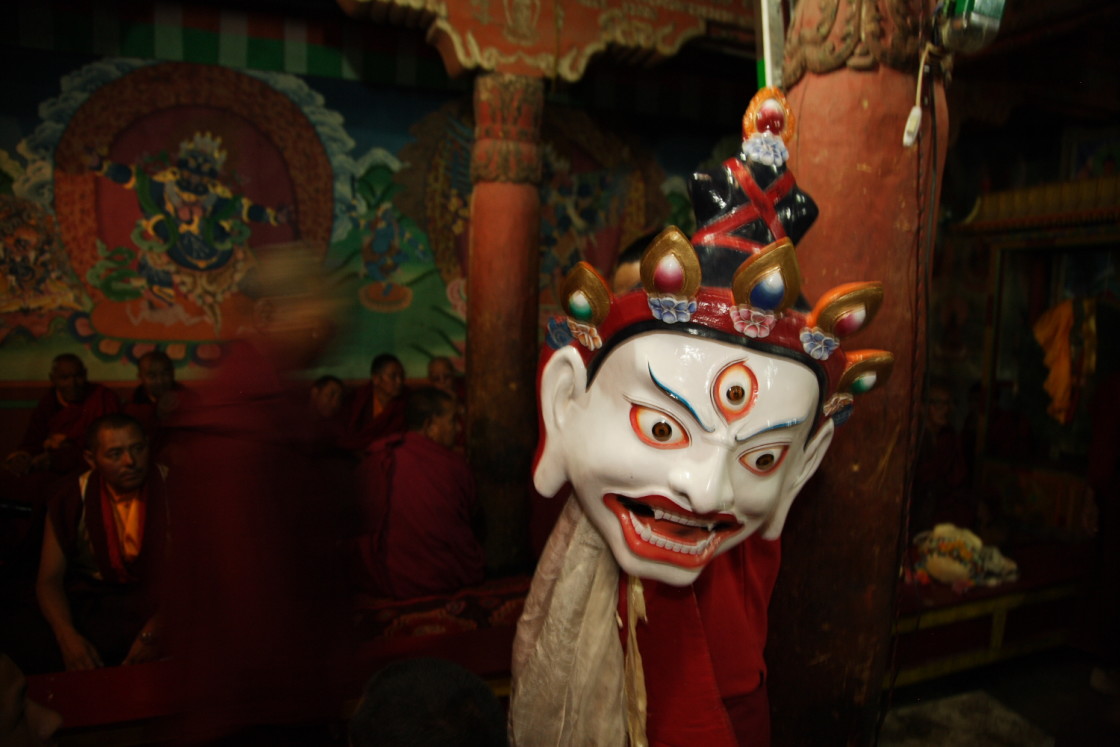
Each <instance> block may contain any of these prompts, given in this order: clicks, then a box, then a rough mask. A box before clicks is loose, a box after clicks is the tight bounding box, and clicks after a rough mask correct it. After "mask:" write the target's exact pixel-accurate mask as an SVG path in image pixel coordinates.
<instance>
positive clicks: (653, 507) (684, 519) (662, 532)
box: [603, 493, 743, 568]
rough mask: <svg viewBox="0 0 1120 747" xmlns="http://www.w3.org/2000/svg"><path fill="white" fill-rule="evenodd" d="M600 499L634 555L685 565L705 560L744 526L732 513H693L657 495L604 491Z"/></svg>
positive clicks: (697, 564)
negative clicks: (614, 517) (629, 494)
mask: <svg viewBox="0 0 1120 747" xmlns="http://www.w3.org/2000/svg"><path fill="white" fill-rule="evenodd" d="M603 503H604V504H605V505H606V506H607V508H609V509H610V510H611V511H612V512H614V515H615V516H617V517H618V522H619V524H620V525H621V526H622V535H623V537H624V538H625V539H626V544H628V545H629V546H630V550H631V551H632V552H633V553H634V554H635V555H637V556H639V557H641V558H645V559H647V560H653V561H657V562H660V563H669V564H671V565H676V566H681V567H684V568H698V567H700V566H703V565H705V564H707V562H708V561H709V560H711V559H712V556H713V555H714V554H715V552H716V550H717V549H718V548H719V546H720V545H721V544H723V542H724V540H726V539H727V538H728V537H731V536H732V535H734V534H737V533H738V532H739V531H740V530H741V529H742V528H743V525H742V523H741V522H739V520H738V519H736V518H735V517H734V516H732V515H731V514H726V513H711V514H697V513H693V512H692V511H688V510H687V509H683V508H681V507H680V506H678V505H677V504H675V503H673V502H672V501H670V500H669V499H668V498H665V497H664V496H660V495H649V496H644V497H642V498H629V497H627V496H623V495H618V494H616V493H607V494H606V495H605V496H603Z"/></svg>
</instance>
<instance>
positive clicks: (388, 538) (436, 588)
mask: <svg viewBox="0 0 1120 747" xmlns="http://www.w3.org/2000/svg"><path fill="white" fill-rule="evenodd" d="M360 469H361V475H360V478H359V481H360V484H361V485H362V486H363V489H364V496H363V502H364V504H365V508H366V513H367V516H368V521H369V526H370V532H369V533H368V534H366V535H364V536H363V537H361V538H360V539H359V548H358V550H359V556H360V567H359V569H358V572H359V574H360V578H359V585H361V586H364V587H365V588H367V589H368V590H369V591H371V592H372V593H375V594H380V595H385V596H392V597H396V598H398V599H407V598H411V597H418V596H425V595H429V594H445V593H451V592H455V591H458V590H459V589H462V588H464V587H466V586H472V585H474V584H479V583H481V582H482V581H483V579H484V577H485V560H484V558H483V551H482V545H481V544H480V543H479V541H478V539H477V538H476V537H475V535H474V532H473V530H472V528H471V522H472V519H473V517H474V514H475V512H476V507H477V500H476V498H475V492H474V481H473V480H472V478H471V473H470V468H469V466H468V465H467V461H466V459H464V458H463V457H462V455H460V454H458V453H456V452H454V451H452V450H451V449H448V448H447V447H445V446H442V445H440V444H437V443H436V442H435V441H432V440H431V439H430V438H428V437H427V436H424V435H422V434H420V433H416V432H411V433H407V434H405V435H404V436H403V437H402V436H395V437H390V438H387V439H383V440H381V441H379V442H377V443H375V444H374V445H373V447H372V448H371V450H370V454H369V456H368V457H367V458H366V460H365V461H364V462H363V463H362V466H361V468H360Z"/></svg>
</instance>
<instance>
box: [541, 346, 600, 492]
mask: <svg viewBox="0 0 1120 747" xmlns="http://www.w3.org/2000/svg"><path fill="white" fill-rule="evenodd" d="M586 386H587V368H586V366H584V365H583V359H582V358H580V355H579V353H578V352H577V351H576V349H575V348H574V347H572V346H567V347H564V348H561V349H560V350H557V351H556V352H555V353H553V354H552V357H551V358H550V359H549V361H548V363H546V364H545V367H544V371H543V372H542V373H541V388H540V391H539V392H538V393H537V396H538V398H539V400H540V408H541V420H543V421H544V433H542V434H541V438H543V439H544V448H543V449H541V455H540V459H538V460H537V465H536V468H535V469H534V470H533V485H534V487H536V489H537V492H538V493H540V494H541V495H543V496H547V497H552V496H554V495H556V494H557V493H558V492H560V489H561V488H562V487H564V483H566V482H567V481H568V463H567V459H566V452H567V449H566V448H565V443H564V437H565V435H566V434H565V432H564V428H565V426H566V425H567V418H568V413H569V412H570V411H571V407H572V405H573V404H574V403H575V401H576V399H577V398H578V397H579V396H580V395H582V394H583V392H584V389H585V388H586Z"/></svg>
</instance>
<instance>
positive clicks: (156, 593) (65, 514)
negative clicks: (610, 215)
mask: <svg viewBox="0 0 1120 747" xmlns="http://www.w3.org/2000/svg"><path fill="white" fill-rule="evenodd" d="M110 500H111V499H110V497H109V493H108V490H106V489H105V486H104V485H103V484H102V481H101V478H100V476H99V475H98V474H97V473H91V474H90V476H89V479H88V482H87V483H86V485H85V492H84V494H83V493H82V490H81V483H80V480H79V478H78V477H73V478H69V479H67V480H66V481H65V482H64V483H63V484H61V485H60V488H59V490H58V491H57V492H56V493H55V494H54V495H53V496H52V497H51V499H50V500H49V502H48V507H47V511H48V516H49V520H50V522H51V526H52V527H53V528H54V531H55V535H56V536H57V537H58V542H59V546H60V547H61V548H62V551H63V554H64V555H65V556H66V558H67V576H66V596H67V600H68V602H69V605H70V611H71V615H72V616H73V619H74V625H75V627H76V628H77V629H78V630H79V631H80V632H81V634H82V635H84V636H85V637H86V638H88V639H89V640H90V641H91V642H92V643H93V644H94V646H96V647H97V650H98V651H100V652H101V656H102V658H103V659H104V660H105V663H106V664H110V663H113V664H116V663H118V662H120V661H121V660H122V659H123V658H124V657H125V656H126V655H127V654H128V650H129V647H130V646H131V645H132V641H133V639H134V638H135V637H136V634H137V633H139V632H140V630H141V628H143V626H144V625H145V624H146V623H147V622H148V620H149V618H151V616H152V615H153V614H155V612H156V610H157V609H158V607H159V605H160V603H161V601H162V597H163V589H162V586H161V580H162V578H163V572H164V569H165V562H166V559H167V558H166V556H167V540H168V531H169V527H170V518H169V506H168V501H167V488H166V484H165V483H164V479H163V475H162V474H161V472H160V470H159V468H158V467H157V466H156V465H154V464H153V465H151V467H150V471H149V473H148V479H147V480H146V481H145V483H144V486H143V488H142V492H141V496H140V500H142V501H143V502H144V520H143V535H142V536H143V540H142V542H141V545H140V552H139V554H138V555H137V556H136V557H135V558H133V559H132V560H131V561H130V560H127V559H125V558H124V557H123V555H122V553H121V543H120V540H119V538H118V536H117V526H116V521H115V519H114V517H113V506H112V504H111V503H110ZM83 526H84V527H85V531H82V527H83ZM90 561H92V566H89V567H87V566H85V563H87V562H90Z"/></svg>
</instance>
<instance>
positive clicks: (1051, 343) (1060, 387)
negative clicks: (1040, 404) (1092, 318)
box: [1033, 299, 1073, 423]
mask: <svg viewBox="0 0 1120 747" xmlns="http://www.w3.org/2000/svg"><path fill="white" fill-rule="evenodd" d="M1072 328H1073V301H1071V300H1069V299H1067V300H1065V301H1062V302H1061V303H1060V304H1058V305H1057V306H1055V307H1054V308H1052V309H1049V310H1048V311H1046V312H1045V313H1044V314H1043V315H1042V316H1040V317H1039V318H1038V321H1037V322H1035V323H1034V330H1033V331H1034V338H1035V339H1036V340H1038V344H1039V345H1041V346H1042V350H1043V352H1044V353H1045V357H1044V358H1043V363H1045V364H1046V367H1047V368H1048V369H1050V375H1049V376H1047V377H1046V381H1045V382H1044V383H1043V385H1042V386H1043V388H1044V389H1045V390H1046V393H1047V394H1049V395H1050V406H1049V407H1047V408H1046V412H1047V413H1049V414H1050V416H1051V417H1052V418H1054V419H1055V420H1057V421H1058V422H1059V423H1068V422H1069V420H1070V416H1071V415H1072V413H1071V412H1070V398H1071V396H1070V395H1071V393H1072V391H1073V379H1072V358H1071V353H1070V344H1069V333H1070V330H1071V329H1072Z"/></svg>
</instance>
